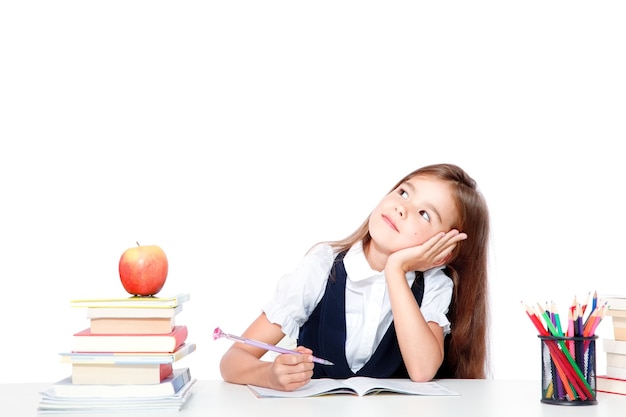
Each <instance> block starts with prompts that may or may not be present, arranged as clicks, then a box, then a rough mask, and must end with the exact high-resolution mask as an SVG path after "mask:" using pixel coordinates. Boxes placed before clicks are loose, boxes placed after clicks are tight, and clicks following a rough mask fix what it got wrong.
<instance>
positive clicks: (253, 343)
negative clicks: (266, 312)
mask: <svg viewBox="0 0 626 417" xmlns="http://www.w3.org/2000/svg"><path fill="white" fill-rule="evenodd" d="M220 337H225V338H226V339H230V340H233V341H235V342H240V343H246V344H248V345H251V346H256V347H258V348H261V349H266V350H271V351H272V352H278V353H291V354H296V355H301V354H302V352H298V351H297V350H290V349H285V348H282V347H280V346H276V345H270V344H268V343H263V342H259V341H258V340H253V339H248V338H247V337H241V336H235V335H232V334H228V333H224V332H223V331H222V329H220V328H219V327H216V328H215V330H213V340H217V339H219V338H220ZM313 362H316V363H320V364H322V365H334V363H332V362H331V361H327V360H326V359H322V358H317V357H315V356H313Z"/></svg>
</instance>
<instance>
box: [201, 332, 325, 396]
mask: <svg viewBox="0 0 626 417" xmlns="http://www.w3.org/2000/svg"><path fill="white" fill-rule="evenodd" d="M220 338H225V339H230V340H232V341H234V342H239V343H243V344H246V345H250V346H254V347H257V348H260V349H265V350H269V351H272V352H277V353H280V355H278V356H277V357H276V358H275V359H274V360H273V361H272V362H267V363H266V364H265V366H268V367H269V372H268V373H267V375H268V376H267V378H268V381H267V383H268V385H267V386H269V387H271V388H273V389H278V390H281V391H292V390H294V389H297V388H299V387H301V386H303V385H306V384H307V383H308V382H309V381H310V380H311V377H312V376H313V367H314V365H313V362H317V363H320V364H323V365H333V363H332V362H330V361H328V360H326V359H322V358H317V357H315V356H313V351H312V350H311V349H307V348H305V347H303V346H298V347H297V348H296V349H295V350H290V349H286V348H283V347H280V346H276V345H271V344H268V343H265V342H261V341H258V340H254V339H249V338H247V337H242V336H236V335H233V334H229V333H224V332H223V331H222V329H220V328H219V327H216V328H215V330H213V340H217V339H220Z"/></svg>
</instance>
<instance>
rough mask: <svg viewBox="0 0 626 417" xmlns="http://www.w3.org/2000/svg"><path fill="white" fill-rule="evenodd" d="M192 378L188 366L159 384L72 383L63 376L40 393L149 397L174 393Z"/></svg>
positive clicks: (73, 396)
mask: <svg viewBox="0 0 626 417" xmlns="http://www.w3.org/2000/svg"><path fill="white" fill-rule="evenodd" d="M191 380H192V377H191V371H190V369H189V368H188V367H186V368H178V369H174V371H173V372H172V374H171V375H170V376H169V377H167V378H165V379H164V380H163V382H161V383H159V384H89V385H80V384H72V377H71V376H70V377H67V378H64V379H62V380H60V381H58V382H56V383H54V384H52V386H51V387H49V388H48V389H47V390H46V391H43V392H42V395H45V396H47V397H54V398H118V399H119V398H150V397H166V396H171V395H175V394H176V393H177V392H178V391H179V390H180V389H181V388H183V387H184V386H185V385H186V384H188V383H189V382H190V381H191Z"/></svg>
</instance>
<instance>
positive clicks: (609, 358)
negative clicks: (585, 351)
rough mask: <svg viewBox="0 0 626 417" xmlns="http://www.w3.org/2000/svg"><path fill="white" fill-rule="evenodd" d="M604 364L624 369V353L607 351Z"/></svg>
mask: <svg viewBox="0 0 626 417" xmlns="http://www.w3.org/2000/svg"><path fill="white" fill-rule="evenodd" d="M606 365H607V366H615V367H618V368H625V369H626V354H622V353H613V352H607V353H606Z"/></svg>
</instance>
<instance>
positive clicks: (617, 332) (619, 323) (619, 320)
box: [611, 310, 626, 340]
mask: <svg viewBox="0 0 626 417" xmlns="http://www.w3.org/2000/svg"><path fill="white" fill-rule="evenodd" d="M618 311H620V312H622V311H621V310H618ZM623 313H626V311H623ZM611 321H612V322H613V323H612V324H613V337H614V338H615V340H626V317H621V316H617V315H616V316H612V317H611Z"/></svg>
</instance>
